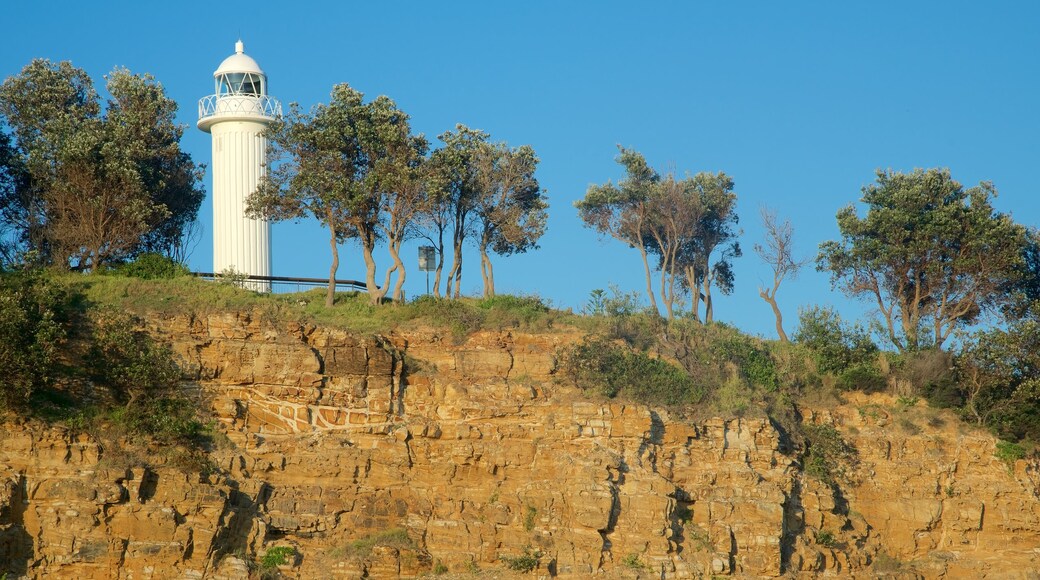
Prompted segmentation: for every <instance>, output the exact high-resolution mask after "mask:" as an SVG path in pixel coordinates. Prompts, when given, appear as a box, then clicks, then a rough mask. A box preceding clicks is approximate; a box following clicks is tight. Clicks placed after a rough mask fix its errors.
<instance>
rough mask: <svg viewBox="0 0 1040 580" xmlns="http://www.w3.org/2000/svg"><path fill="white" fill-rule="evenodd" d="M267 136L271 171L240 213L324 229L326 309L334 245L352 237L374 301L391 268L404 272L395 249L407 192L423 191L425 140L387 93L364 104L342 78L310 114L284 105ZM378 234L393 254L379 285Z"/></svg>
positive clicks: (406, 213)
mask: <svg viewBox="0 0 1040 580" xmlns="http://www.w3.org/2000/svg"><path fill="white" fill-rule="evenodd" d="M267 136H268V139H269V144H270V146H269V149H270V151H269V157H270V161H271V167H272V169H271V170H270V171H269V172H268V175H267V176H266V177H265V178H264V179H263V180H262V181H261V183H260V185H259V187H258V188H257V191H256V192H255V193H254V194H253V195H251V196H250V197H249V199H248V201H247V213H248V214H249V215H251V216H254V217H264V218H267V219H270V220H273V221H281V220H287V219H299V218H302V217H304V216H307V215H311V216H313V217H314V218H316V219H317V220H318V221H320V222H321V223H322V224H323V225H325V227H327V228H328V229H329V246H330V248H331V251H332V264H331V266H330V267H329V283H328V288H327V291H326V294H325V305H326V306H327V307H332V305H333V302H334V299H335V291H336V283H335V280H336V271H337V270H338V268H339V248H338V245H339V244H340V243H342V242H343V241H345V240H347V239H350V238H356V239H358V241H359V242H360V244H361V248H362V254H363V258H364V261H365V270H366V275H365V285H366V287H367V289H368V293H369V299H370V301H371V302H372V303H373V304H378V303H379V302H380V301H381V300H382V298H383V296H385V294H386V293H387V291H388V289H389V285H390V280H391V276H392V274H393V273H394V272H398V274H399V276H401V277H403V276H404V264H403V262H402V261H401V259H400V256H399V254H398V251H399V249H400V244H401V242H402V241H403V239H404V235H405V232H406V231H407V223H408V221H409V220H410V216H411V215H413V214H414V213H415V212H416V211H417V206H416V203H418V202H416V201H415V199H413V198H417V197H418V196H421V195H422V194H423V191H424V190H423V188H422V187H421V185H420V183H419V181H418V180H419V174H418V171H419V166H420V165H421V159H422V156H423V153H424V152H425V148H426V144H425V139H423V138H422V137H412V136H411V134H410V128H409V125H408V116H407V115H406V114H404V113H403V112H401V111H400V110H399V109H397V106H396V105H395V104H394V102H393V101H392V100H391V99H389V98H388V97H385V96H380V97H378V98H376V99H375V100H373V101H371V102H370V103H367V104H366V103H364V95H363V94H362V93H361V92H359V91H357V90H355V89H353V88H351V87H350V85H347V84H345V83H343V84H338V85H336V86H335V87H333V89H332V94H331V99H330V101H329V104H328V105H324V104H319V105H317V106H315V107H314V108H313V109H312V111H311V112H310V113H304V112H303V111H302V110H301V109H300V106H299V105H298V104H297V103H293V104H291V105H290V107H289V113H288V115H286V116H285V117H284V118H283V119H280V120H278V121H276V122H275V123H274V124H272V125H271V127H270V128H269V129H268V131H267ZM384 219H385V220H386V221H384ZM381 234H384V235H386V236H387V237H388V239H389V241H390V250H391V255H392V256H393V259H394V265H392V266H390V267H389V268H388V270H387V272H386V276H385V282H384V284H383V286H382V287H380V286H377V285H376V263H375V258H374V256H373V251H374V249H375V245H376V243H377V242H378V240H379V239H380V235H381ZM397 293H398V295H399V293H400V283H399V284H398V289H397Z"/></svg>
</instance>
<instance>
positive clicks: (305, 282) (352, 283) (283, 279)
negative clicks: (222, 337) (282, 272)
mask: <svg viewBox="0 0 1040 580" xmlns="http://www.w3.org/2000/svg"><path fill="white" fill-rule="evenodd" d="M193 274H194V275H195V276H198V277H199V278H209V279H211V280H216V279H219V278H221V274H214V273H213V272H193ZM235 278H236V279H239V278H240V279H241V280H242V281H244V282H271V283H272V284H286V285H288V284H296V285H297V286H325V285H327V284H328V283H329V279H328V278H294V277H292V276H252V275H246V274H236V275H235ZM341 286H342V287H345V288H349V289H351V290H368V287H367V286H365V283H364V282H361V281H359V280H342V279H340V278H336V287H337V288H339V287H341Z"/></svg>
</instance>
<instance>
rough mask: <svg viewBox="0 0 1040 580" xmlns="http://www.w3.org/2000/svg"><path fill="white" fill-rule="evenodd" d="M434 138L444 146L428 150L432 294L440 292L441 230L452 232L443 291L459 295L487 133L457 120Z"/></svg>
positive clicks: (474, 214)
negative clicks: (434, 256)
mask: <svg viewBox="0 0 1040 580" xmlns="http://www.w3.org/2000/svg"><path fill="white" fill-rule="evenodd" d="M437 139H439V140H440V141H441V142H442V143H443V146H441V147H440V148H438V149H435V150H434V151H433V153H431V154H430V173H429V175H430V191H429V194H430V209H429V212H428V214H427V221H428V226H429V227H428V228H427V231H428V232H429V233H428V234H427V235H426V236H424V237H426V239H428V240H430V242H431V243H433V244H434V248H435V249H436V251H437V271H436V275H435V276H434V295H435V296H439V295H440V279H441V270H442V268H443V265H444V254H445V249H446V246H445V243H444V234H445V233H447V232H448V231H450V232H451V244H452V262H451V268H449V269H448V278H447V280H446V282H445V289H444V293H445V295H446V296H449V297H450V296H454V297H455V298H458V297H459V295H460V293H461V286H462V247H463V245H464V244H465V243H466V239H467V238H468V237H469V234H470V233H471V232H472V230H473V220H474V219H475V217H476V208H477V201H478V197H479V185H478V183H477V174H476V173H477V172H476V165H477V164H476V158H477V155H478V153H479V151H480V150H481V149H482V148H483V147H486V146H487V145H488V134H487V133H486V132H484V131H480V130H478V129H470V128H469V127H467V126H465V125H462V124H459V125H456V126H455V131H446V132H444V133H442V134H441V135H439V136H438V137H437ZM434 236H436V238H434Z"/></svg>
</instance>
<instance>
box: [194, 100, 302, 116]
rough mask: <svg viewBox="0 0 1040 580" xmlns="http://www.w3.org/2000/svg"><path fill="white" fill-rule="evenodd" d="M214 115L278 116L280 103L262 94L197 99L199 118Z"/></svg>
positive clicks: (280, 112)
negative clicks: (256, 95)
mask: <svg viewBox="0 0 1040 580" xmlns="http://www.w3.org/2000/svg"><path fill="white" fill-rule="evenodd" d="M215 115H231V116H234V115H258V116H261V117H272V118H273V117H280V116H281V115H282V104H281V103H279V102H278V99H276V98H274V97H269V96H267V95H264V96H262V97H252V96H247V95H208V96H205V97H202V98H201V99H199V119H200V120H201V119H205V118H206V117H213V116H215Z"/></svg>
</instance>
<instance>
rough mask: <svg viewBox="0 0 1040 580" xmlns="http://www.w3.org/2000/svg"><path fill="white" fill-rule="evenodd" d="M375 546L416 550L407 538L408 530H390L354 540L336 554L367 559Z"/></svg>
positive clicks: (411, 541)
mask: <svg viewBox="0 0 1040 580" xmlns="http://www.w3.org/2000/svg"><path fill="white" fill-rule="evenodd" d="M376 546H387V547H391V548H397V549H398V550H415V549H417V548H416V545H415V542H414V541H413V540H412V539H411V538H410V537H408V530H405V529H404V528H391V529H389V530H384V531H382V532H376V533H374V534H371V535H368V536H365V537H363V538H359V539H357V540H354V541H353V542H351V543H350V544H348V545H347V547H346V548H345V549H343V550H337V553H338V554H339V555H342V556H348V557H355V558H367V557H368V556H369V555H371V554H372V548H375V547H376Z"/></svg>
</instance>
